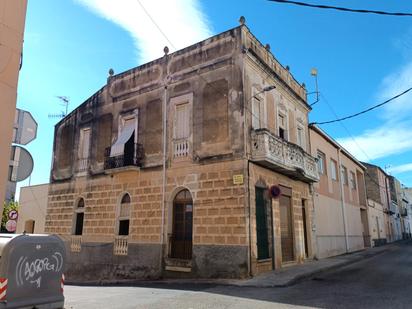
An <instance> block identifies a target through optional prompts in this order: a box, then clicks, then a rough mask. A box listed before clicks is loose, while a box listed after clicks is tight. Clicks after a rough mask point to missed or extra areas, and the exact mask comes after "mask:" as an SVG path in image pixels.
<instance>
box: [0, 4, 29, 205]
mask: <svg viewBox="0 0 412 309" xmlns="http://www.w3.org/2000/svg"><path fill="white" fill-rule="evenodd" d="M26 8H27V0H1V1H0V106H1V113H0V132H1V138H0V210H1V213H2V212H3V201H4V197H5V193H6V185H7V178H8V173H9V161H10V150H11V141H12V134H13V124H14V116H15V114H16V99H17V81H18V77H19V70H20V66H21V62H20V61H21V55H22V48H23V34H24V24H25V20H26Z"/></svg>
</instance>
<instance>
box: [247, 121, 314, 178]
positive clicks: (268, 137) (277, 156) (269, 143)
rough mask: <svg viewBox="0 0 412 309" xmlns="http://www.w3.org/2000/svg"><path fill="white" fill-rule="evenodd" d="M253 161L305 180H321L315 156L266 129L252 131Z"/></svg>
mask: <svg viewBox="0 0 412 309" xmlns="http://www.w3.org/2000/svg"><path fill="white" fill-rule="evenodd" d="M251 136H252V161H253V162H256V163H259V164H260V165H263V166H266V167H268V168H270V169H272V170H274V171H277V172H279V173H281V174H284V175H287V176H289V177H291V178H293V179H297V180H301V181H304V182H309V183H310V182H317V181H319V174H318V170H317V164H316V161H315V158H314V157H312V156H311V155H310V154H308V153H306V152H305V151H304V150H303V149H302V148H301V147H299V146H298V145H295V144H292V143H290V142H287V141H285V140H283V139H281V138H280V137H277V136H274V135H272V134H271V133H270V132H268V131H267V130H265V129H259V130H254V131H252V134H251Z"/></svg>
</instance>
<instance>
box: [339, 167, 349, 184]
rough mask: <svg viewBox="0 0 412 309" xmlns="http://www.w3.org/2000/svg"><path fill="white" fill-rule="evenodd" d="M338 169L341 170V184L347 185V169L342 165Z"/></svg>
mask: <svg viewBox="0 0 412 309" xmlns="http://www.w3.org/2000/svg"><path fill="white" fill-rule="evenodd" d="M340 169H341V178H342V182H343V184H344V185H349V175H348V168H347V167H346V166H344V165H343V164H342V165H341V168H340Z"/></svg>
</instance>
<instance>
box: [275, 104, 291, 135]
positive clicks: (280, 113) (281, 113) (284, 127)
mask: <svg viewBox="0 0 412 309" xmlns="http://www.w3.org/2000/svg"><path fill="white" fill-rule="evenodd" d="M281 118H283V119H284V120H285V121H284V122H285V123H284V124H283V125H281V124H280V119H281ZM277 123H278V132H277V133H278V135H279V137H280V134H279V128H282V129H283V131H284V139H285V140H286V141H288V140H289V131H288V127H289V125H288V116H287V114H286V113H283V112H281V111H278V116H277Z"/></svg>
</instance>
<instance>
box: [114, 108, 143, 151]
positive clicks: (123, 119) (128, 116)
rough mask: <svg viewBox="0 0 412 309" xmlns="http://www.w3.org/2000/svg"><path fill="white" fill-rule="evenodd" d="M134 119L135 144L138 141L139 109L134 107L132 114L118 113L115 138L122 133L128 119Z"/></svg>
mask: <svg viewBox="0 0 412 309" xmlns="http://www.w3.org/2000/svg"><path fill="white" fill-rule="evenodd" d="M132 119H133V120H134V143H135V144H136V143H137V141H138V135H139V131H138V129H139V110H138V109H135V110H134V111H133V113H132V114H124V115H119V124H118V130H117V138H119V136H120V134H122V131H123V128H124V126H125V124H126V121H128V120H132Z"/></svg>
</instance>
